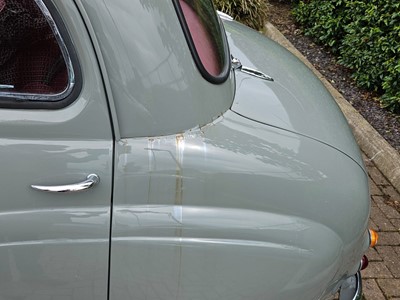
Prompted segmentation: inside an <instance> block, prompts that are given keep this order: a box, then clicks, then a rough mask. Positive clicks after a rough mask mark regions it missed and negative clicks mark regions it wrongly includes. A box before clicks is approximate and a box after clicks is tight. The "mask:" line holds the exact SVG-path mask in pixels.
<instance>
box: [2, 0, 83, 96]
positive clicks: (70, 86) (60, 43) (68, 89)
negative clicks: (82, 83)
mask: <svg viewBox="0 0 400 300" xmlns="http://www.w3.org/2000/svg"><path fill="white" fill-rule="evenodd" d="M34 1H35V3H36V5H37V6H38V7H39V9H40V11H41V12H42V13H43V15H44V16H45V18H46V20H47V23H48V24H49V26H50V28H51V30H52V31H53V33H54V36H55V38H56V41H57V43H58V46H59V47H60V50H61V53H62V55H63V58H64V62H65V64H66V66H67V72H68V85H67V87H66V88H65V90H64V91H62V92H60V93H57V94H35V93H20V92H15V93H13V92H5V91H1V90H0V97H1V98H11V99H15V101H16V102H18V100H25V101H46V102H56V101H60V100H62V99H64V98H66V97H67V96H68V95H69V94H71V92H72V89H73V88H74V86H75V83H76V82H75V72H74V68H73V66H72V60H71V56H70V54H69V52H68V50H67V45H66V44H65V42H64V39H63V38H62V36H61V34H60V31H59V30H58V27H57V25H56V22H55V21H54V19H53V17H52V15H51V13H50V11H49V10H48V8H47V6H46V5H45V4H44V2H43V0H34Z"/></svg>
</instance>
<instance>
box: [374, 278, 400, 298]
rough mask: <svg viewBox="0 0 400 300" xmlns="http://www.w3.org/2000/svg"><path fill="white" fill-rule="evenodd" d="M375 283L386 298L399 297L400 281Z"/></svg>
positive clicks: (381, 280) (391, 280)
mask: <svg viewBox="0 0 400 300" xmlns="http://www.w3.org/2000/svg"><path fill="white" fill-rule="evenodd" d="M377 282H378V285H379V287H380V288H381V289H382V291H383V293H384V295H385V296H386V297H400V279H378V280H377Z"/></svg>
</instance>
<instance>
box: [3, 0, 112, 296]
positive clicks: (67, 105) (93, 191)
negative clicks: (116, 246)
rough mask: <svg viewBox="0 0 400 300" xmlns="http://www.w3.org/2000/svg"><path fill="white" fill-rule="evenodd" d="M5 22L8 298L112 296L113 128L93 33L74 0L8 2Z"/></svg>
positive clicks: (5, 255) (5, 279)
mask: <svg viewBox="0 0 400 300" xmlns="http://www.w3.org/2000/svg"><path fill="white" fill-rule="evenodd" d="M0 23H1V24H0V53H1V55H0V57H1V58H0V166H1V168H0V191H1V196H0V197H1V198H0V299H19V300H25V299H42V300H44V299H82V300H83V299H85V300H87V299H107V285H108V258H109V230H110V229H109V224H110V204H111V190H112V189H111V185H112V155H113V153H112V151H113V147H112V139H113V134H112V130H111V125H110V118H109V112H108V106H107V99H106V97H105V93H104V89H103V83H102V78H101V74H100V71H99V69H98V66H97V60H96V57H95V54H94V52H93V49H92V45H91V42H90V38H89V36H88V35H87V33H86V31H85V30H84V28H85V27H84V24H83V22H82V20H81V17H80V14H79V12H78V11H77V9H76V7H75V5H74V4H73V2H72V1H42V0H24V1H20V0H0ZM89 175H91V176H89Z"/></svg>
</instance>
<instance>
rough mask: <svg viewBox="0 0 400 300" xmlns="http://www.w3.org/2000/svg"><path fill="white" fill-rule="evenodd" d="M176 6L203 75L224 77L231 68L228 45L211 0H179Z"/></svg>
mask: <svg viewBox="0 0 400 300" xmlns="http://www.w3.org/2000/svg"><path fill="white" fill-rule="evenodd" d="M177 3H179V8H180V11H181V13H182V15H183V18H184V21H185V22H184V25H185V26H186V29H187V30H186V31H188V32H186V33H188V34H189V35H190V37H189V41H190V44H191V47H194V48H195V49H194V50H195V51H194V56H195V60H196V63H198V64H200V71H206V72H207V76H206V77H211V78H214V79H215V78H218V77H224V74H223V73H224V71H225V72H226V73H227V64H228V60H227V56H228V55H227V45H226V41H225V36H224V34H223V32H222V27H221V25H220V23H219V19H218V16H217V14H216V11H215V8H214V6H213V3H212V0H178V1H177ZM192 53H193V49H192ZM225 75H226V74H225ZM225 79H226V77H225Z"/></svg>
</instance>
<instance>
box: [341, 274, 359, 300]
mask: <svg viewBox="0 0 400 300" xmlns="http://www.w3.org/2000/svg"><path fill="white" fill-rule="evenodd" d="M361 298H362V283H361V274H360V272H358V273H357V274H355V275H353V276H350V277H348V278H347V279H346V280H345V281H344V282H343V284H342V287H341V288H340V296H339V300H361Z"/></svg>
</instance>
